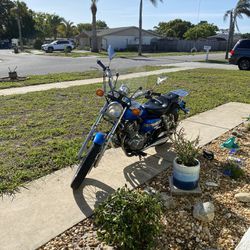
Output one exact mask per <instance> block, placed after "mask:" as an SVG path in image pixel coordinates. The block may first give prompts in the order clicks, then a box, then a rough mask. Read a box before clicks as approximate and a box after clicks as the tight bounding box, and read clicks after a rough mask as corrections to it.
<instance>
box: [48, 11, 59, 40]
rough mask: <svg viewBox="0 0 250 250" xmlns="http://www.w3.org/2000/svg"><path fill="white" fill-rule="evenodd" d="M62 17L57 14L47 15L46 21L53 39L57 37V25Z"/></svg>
mask: <svg viewBox="0 0 250 250" xmlns="http://www.w3.org/2000/svg"><path fill="white" fill-rule="evenodd" d="M62 21H63V18H62V17H60V16H58V15H49V18H48V23H49V26H50V28H51V32H52V35H53V36H54V40H56V38H57V33H58V30H57V28H58V26H59V25H60V24H61V23H62Z"/></svg>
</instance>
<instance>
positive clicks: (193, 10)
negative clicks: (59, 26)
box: [23, 0, 250, 33]
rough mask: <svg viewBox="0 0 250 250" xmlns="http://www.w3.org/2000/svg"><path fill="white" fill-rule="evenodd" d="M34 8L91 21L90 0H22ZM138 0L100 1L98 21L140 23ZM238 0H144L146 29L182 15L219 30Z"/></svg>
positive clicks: (243, 23)
mask: <svg viewBox="0 0 250 250" xmlns="http://www.w3.org/2000/svg"><path fill="white" fill-rule="evenodd" d="M23 1H24V2H26V3H27V5H28V7H29V8H30V9H32V10H34V11H42V12H47V13H51V14H53V13H56V14H58V15H60V16H62V17H64V18H65V19H67V20H70V21H72V22H74V23H75V24H77V23H90V22H91V11H90V3H91V0H23ZM139 2H140V1H139V0H123V1H121V0H99V1H98V2H97V8H98V10H97V20H103V21H105V22H106V23H107V25H108V26H109V27H110V28H115V27H125V26H138V15H139ZM236 3H237V0H163V2H162V3H161V2H160V1H158V5H157V7H154V6H153V5H152V4H151V2H150V1H149V0H144V6H143V28H144V29H153V27H154V26H157V25H158V23H159V22H167V21H169V20H173V19H175V18H181V19H183V20H187V21H190V22H192V23H193V24H197V23H198V22H199V21H201V20H206V21H208V22H209V23H214V24H216V25H217V26H218V27H219V28H220V29H221V28H223V29H225V28H228V26H229V20H228V21H226V22H224V21H223V15H224V13H225V12H226V10H229V9H232V8H233V7H234V6H235V5H236ZM238 26H239V29H240V32H241V33H247V32H248V33H250V18H248V17H244V18H243V19H239V20H238Z"/></svg>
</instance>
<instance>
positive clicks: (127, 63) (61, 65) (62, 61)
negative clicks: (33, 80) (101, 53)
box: [0, 50, 224, 77]
mask: <svg viewBox="0 0 250 250" xmlns="http://www.w3.org/2000/svg"><path fill="white" fill-rule="evenodd" d="M209 58H210V59H213V60H216V59H218V60H219V59H223V58H224V54H221V53H218V54H211V55H210V57H209ZM96 60H97V58H96V57H80V58H68V57H57V56H45V55H34V54H29V53H24V54H13V52H12V50H0V77H4V76H6V75H7V73H8V67H10V68H11V69H13V68H15V67H16V66H17V71H18V73H19V74H20V75H40V74H48V73H62V72H82V71H86V70H91V69H93V67H97V64H96ZM200 60H205V54H201V55H187V56H166V57H152V58H146V57H138V58H128V59H126V58H115V59H114V60H113V61H112V68H113V69H122V68H131V67H139V66H144V65H162V64H173V63H181V62H193V61H200ZM102 61H103V62H104V63H107V62H108V60H107V59H106V58H102Z"/></svg>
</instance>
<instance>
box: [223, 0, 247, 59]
mask: <svg viewBox="0 0 250 250" xmlns="http://www.w3.org/2000/svg"><path fill="white" fill-rule="evenodd" d="M243 15H246V16H247V17H250V0H238V2H237V4H236V6H235V8H234V9H231V10H228V11H226V13H225V15H224V21H225V20H226V19H227V18H228V17H229V16H230V25H229V34H228V41H227V50H226V59H228V52H229V50H230V49H231V48H232V45H233V37H234V31H235V27H236V28H237V30H239V28H238V24H237V18H241V19H242V18H243Z"/></svg>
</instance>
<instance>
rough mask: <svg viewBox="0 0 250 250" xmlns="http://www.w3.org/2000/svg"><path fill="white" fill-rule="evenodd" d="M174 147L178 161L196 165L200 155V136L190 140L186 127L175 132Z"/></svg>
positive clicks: (187, 164) (186, 164)
mask: <svg viewBox="0 0 250 250" xmlns="http://www.w3.org/2000/svg"><path fill="white" fill-rule="evenodd" d="M171 140H172V142H173V147H174V149H175V152H176V155H177V162H178V163H179V164H184V165H185V166H195V165H196V164H197V160H196V158H197V156H198V155H199V148H198V144H199V137H197V138H196V139H194V140H192V141H190V140H187V139H186V138H185V134H184V129H183V128H182V129H180V131H179V132H175V133H174V134H173V137H172V139H171Z"/></svg>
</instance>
